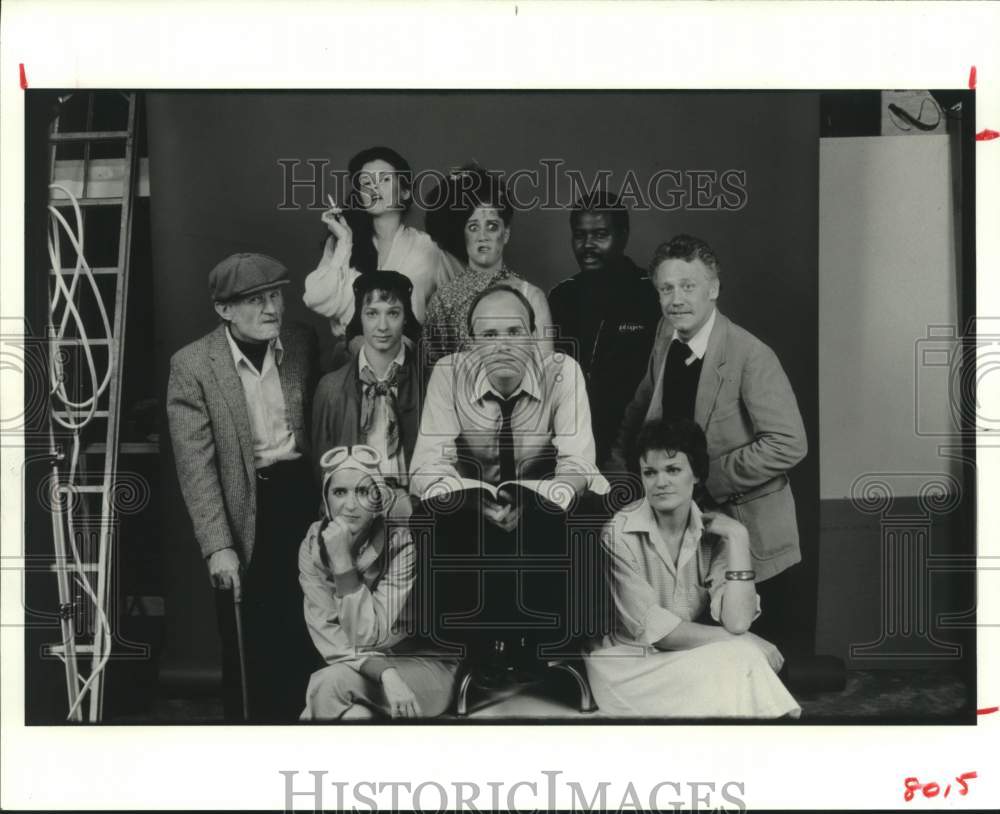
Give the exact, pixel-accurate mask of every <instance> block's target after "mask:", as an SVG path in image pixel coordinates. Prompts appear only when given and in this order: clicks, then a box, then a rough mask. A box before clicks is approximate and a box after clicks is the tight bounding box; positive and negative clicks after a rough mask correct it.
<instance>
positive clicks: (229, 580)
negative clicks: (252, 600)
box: [208, 548, 242, 602]
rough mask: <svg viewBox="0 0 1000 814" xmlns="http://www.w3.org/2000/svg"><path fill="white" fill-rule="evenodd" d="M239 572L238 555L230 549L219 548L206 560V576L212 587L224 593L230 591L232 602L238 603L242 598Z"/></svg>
mask: <svg viewBox="0 0 1000 814" xmlns="http://www.w3.org/2000/svg"><path fill="white" fill-rule="evenodd" d="M240 570H241V566H240V558H239V555H238V554H237V553H236V551H234V550H233V549H231V548H221V549H219V550H218V551H216V552H214V553H213V554H212V555H211V556H210V557H209V558H208V575H209V578H210V579H211V580H212V586H213V587H215V588H220V589H222V590H224V591H228V590H230V589H232V591H233V601H234V602H239V601H240V599H241V596H242V587H241V585H240Z"/></svg>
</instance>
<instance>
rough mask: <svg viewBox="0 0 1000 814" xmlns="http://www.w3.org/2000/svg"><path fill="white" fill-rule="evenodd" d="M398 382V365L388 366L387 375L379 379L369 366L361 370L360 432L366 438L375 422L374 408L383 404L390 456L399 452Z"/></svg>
mask: <svg viewBox="0 0 1000 814" xmlns="http://www.w3.org/2000/svg"><path fill="white" fill-rule="evenodd" d="M398 382H399V365H398V364H396V363H395V362H393V363H392V364H391V365H390V366H389V375H388V376H387V377H386V378H385V379H384V380H383V381H379V380H378V379H376V378H375V374H374V373H373V372H372V369H371V368H370V367H365V368H364V369H363V370H362V371H361V432H362V434H363V435H364V437H365V441H367V440H368V434H369V433H370V432H371V431H372V426H373V425H374V423H375V409H376V408H377V406H378V405H380V404H384V405H385V409H386V426H385V449H386V454H387V455H388V456H389V457H390V458H392V457H395V456H396V455H397V454H398V453H399V407H398V405H397V404H396V392H395V388H396V386H397V384H398Z"/></svg>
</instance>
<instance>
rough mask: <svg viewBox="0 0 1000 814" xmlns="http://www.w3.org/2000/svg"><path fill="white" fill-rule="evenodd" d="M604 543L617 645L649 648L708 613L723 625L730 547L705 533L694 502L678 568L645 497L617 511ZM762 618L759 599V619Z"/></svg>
mask: <svg viewBox="0 0 1000 814" xmlns="http://www.w3.org/2000/svg"><path fill="white" fill-rule="evenodd" d="M601 543H602V545H603V546H604V550H605V551H606V552H607V554H608V556H609V558H610V575H609V576H610V581H611V595H612V597H613V599H614V605H615V610H616V614H615V630H614V633H613V634H612V639H613V643H615V644H636V645H640V646H643V647H647V648H649V647H652V646H653V645H654V644H655V643H656V642H658V641H659V640H660V639H662V638H663V637H664V636H667V635H669V634H670V633H671V632H672V631H673V630H674V629H675V628H676V627H677V626H678V625H679V624H680V623H681V622H682V621H684V622H696V621H698V620H699V619H701V618H704V616H705V614H706V611H707V613H708V615H709V616H710V617H711V619H713V620H715V621H716V622H718V621H719V620H720V618H721V615H722V603H723V601H724V597H725V593H726V579H725V572H726V569H727V567H728V562H727V557H726V550H725V545H724V544H723V543H722V542H721V541H720V539H719V538H718V537H717V536H716V535H713V534H709V533H707V532H706V531H705V526H704V523H703V521H702V516H701V511H700V510H699V509H698V506H697V505H696V504H695V503H694V502H692V503H691V514H690V517H689V519H688V526H687V529H686V530H685V531H684V537H683V539H682V541H681V546H680V551H679V553H678V556H677V562H676V564H675V563H674V562H673V558H672V557H671V555H670V551H669V550H668V549H667V545H666V543H665V542H664V540H663V537H662V536H661V534H660V531H659V528H658V526H657V524H656V516H655V515H654V513H653V508H652V506H650V505H649V501H648V500H647V499H646V498H643V499H642V500H639V501H636V502H635V503H632V504H631V505H629V506H627V507H626V508H624V509H622V510H621V511H620V512H618V513H617V514H616V515H615V516H614V518H612V520H611V521H610V522H609V523H608V524H607V526H605V528H604V532H603V533H602V535H601ZM759 614H760V598H759V597H758V599H757V611H756V613H755V615H754V618H756V617H757V616H758V615H759Z"/></svg>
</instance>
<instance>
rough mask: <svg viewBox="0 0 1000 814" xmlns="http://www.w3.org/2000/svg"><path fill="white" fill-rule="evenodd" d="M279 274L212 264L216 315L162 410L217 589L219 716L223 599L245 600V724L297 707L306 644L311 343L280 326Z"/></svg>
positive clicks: (304, 678)
mask: <svg viewBox="0 0 1000 814" xmlns="http://www.w3.org/2000/svg"><path fill="white" fill-rule="evenodd" d="M288 282H289V279H288V272H287V270H286V269H285V267H284V266H283V265H282V264H281V263H279V262H278V261H277V260H275V259H273V258H271V257H267V256H265V255H260V254H236V255H232V256H230V257H228V258H226V259H225V260H223V261H222V262H221V263H219V264H218V265H217V266H216V267H215V268H214V269H212V271H211V272H210V273H209V289H210V292H211V296H212V300H213V303H214V307H215V310H216V312H217V313H218V314H219V316H220V318H221V320H222V323H221V324H220V325H219V326H218V327H217V328H215V330H213V331H211V332H210V333H209V334H207V335H205V336H203V337H202V338H201V339H198V340H196V341H194V342H192V343H191V344H189V345H187V346H186V347H184V348H182V349H181V350H179V351H177V353H175V354H174V356H173V358H172V359H171V360H170V379H169V383H168V385H167V417H168V420H169V424H170V436H171V440H172V443H173V450H174V458H175V460H176V466H177V476H178V480H179V481H180V486H181V492H182V494H183V497H184V502H185V504H186V506H187V510H188V514H189V515H190V517H191V522H192V525H193V526H194V533H195V538H196V539H197V541H198V544H199V546H200V547H201V552H202V555H203V556H204V557H205V560H206V564H207V566H208V571H209V575H210V578H211V581H212V584H213V585H214V586H215V587H216V588H220V589H223V590H220V591H218V592H217V594H216V606H217V615H218V622H219V632H220V635H221V638H222V651H223V665H222V667H223V699H224V704H225V714H226V719H227V720H239V718H240V717H242V716H241V688H240V663H239V652H238V648H237V638H236V626H235V615H234V602H235V601H239V602H240V604H241V606H242V621H243V637H244V644H245V657H246V673H247V675H246V679H247V700H248V703H249V710H250V718H251V720H254V721H286V720H287V721H291V720H295V719H296V718H297V717H298V714H299V712H301V710H302V706H303V703H304V702H303V699H304V698H305V689H306V684H307V682H308V677H309V674H310V672H311V669H312V666H313V661H314V653H313V650H312V645H311V643H310V641H309V638H308V633H307V631H306V629H305V623H304V618H303V611H302V593H301V589H300V588H299V584H298V559H297V555H298V546H299V542H300V541H301V539H302V537H303V535H304V534H305V532H306V529H307V528H308V526H309V523H310V522H311V521H312V520H313V519H315V517H314V515H315V513H316V506H317V504H318V491H317V490H316V488H315V484H314V483H313V481H312V477H311V469H310V464H309V461H308V457H307V455H308V453H309V442H308V433H307V429H306V428H307V418H308V415H309V410H310V404H309V396H310V393H311V388H312V386H313V384H314V381H313V380H314V375H315V368H316V342H315V337H314V336H313V334H312V332H311V331H309V330H308V329H307V328H305V327H303V326H298V325H287V326H284V327H283V325H282V320H283V313H284V299H283V295H282V289H283V287H284V286H285V285H287V284H288Z"/></svg>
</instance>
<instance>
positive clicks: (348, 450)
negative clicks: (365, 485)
mask: <svg viewBox="0 0 1000 814" xmlns="http://www.w3.org/2000/svg"><path fill="white" fill-rule="evenodd" d="M349 458H350V459H353V460H354V461H355V462H356V463H357V464H359V465H360V466H363V467H364V468H366V469H375V470H378V468H379V464H381V463H382V454H381V453H380V452H379V451H378V450H377V449H375V448H374V447H370V446H368V445H367V444H354V445H352V446H349V447H333V449H328V450H327V451H326V452H324V453H323V455H322V457H321V458H320V459H319V465H320V468H321V469H324V470H328V469H334V468H336V467H338V466H340V465H341V464H342V463H344V461H346V460H348V459H349Z"/></svg>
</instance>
